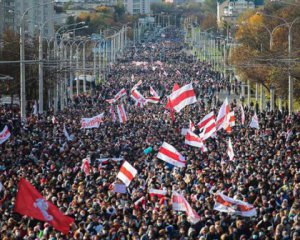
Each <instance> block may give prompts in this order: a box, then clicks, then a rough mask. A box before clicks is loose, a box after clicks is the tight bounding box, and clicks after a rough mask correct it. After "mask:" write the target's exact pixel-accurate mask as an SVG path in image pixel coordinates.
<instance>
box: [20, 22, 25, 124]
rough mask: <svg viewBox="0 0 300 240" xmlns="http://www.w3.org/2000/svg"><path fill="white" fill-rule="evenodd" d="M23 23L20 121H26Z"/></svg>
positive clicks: (21, 29) (22, 26)
mask: <svg viewBox="0 0 300 240" xmlns="http://www.w3.org/2000/svg"><path fill="white" fill-rule="evenodd" d="M24 47H25V46H24V22H23V19H21V22H20V82H21V83H20V85H21V86H20V105H21V120H26V91H25V62H24V61H25V59H24V58H25V51H24Z"/></svg>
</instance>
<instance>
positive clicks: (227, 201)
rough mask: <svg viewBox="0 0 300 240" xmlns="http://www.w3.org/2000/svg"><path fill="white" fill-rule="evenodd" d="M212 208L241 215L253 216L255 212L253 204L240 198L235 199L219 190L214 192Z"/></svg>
mask: <svg viewBox="0 0 300 240" xmlns="http://www.w3.org/2000/svg"><path fill="white" fill-rule="evenodd" d="M214 210H216V211H219V212H225V213H231V214H235V215H240V216H243V217H254V216H256V214H257V213H256V208H255V207H254V206H253V205H251V204H249V203H247V202H243V201H241V200H235V199H233V198H230V197H228V196H226V195H224V194H223V193H220V192H218V193H216V194H215V205H214Z"/></svg>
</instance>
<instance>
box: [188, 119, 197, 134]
mask: <svg viewBox="0 0 300 240" xmlns="http://www.w3.org/2000/svg"><path fill="white" fill-rule="evenodd" d="M189 130H190V131H192V132H194V131H195V130H196V128H195V124H194V123H193V122H192V120H190V122H189Z"/></svg>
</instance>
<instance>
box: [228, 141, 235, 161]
mask: <svg viewBox="0 0 300 240" xmlns="http://www.w3.org/2000/svg"><path fill="white" fill-rule="evenodd" d="M227 154H228V156H229V160H230V161H232V160H233V159H234V152H233V147H232V143H231V139H230V138H229V140H228V146H227Z"/></svg>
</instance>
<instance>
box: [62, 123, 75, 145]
mask: <svg viewBox="0 0 300 240" xmlns="http://www.w3.org/2000/svg"><path fill="white" fill-rule="evenodd" d="M64 135H65V137H66V138H67V140H68V141H72V140H73V138H72V137H71V136H70V135H69V133H68V132H67V129H66V125H65V124H64Z"/></svg>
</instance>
